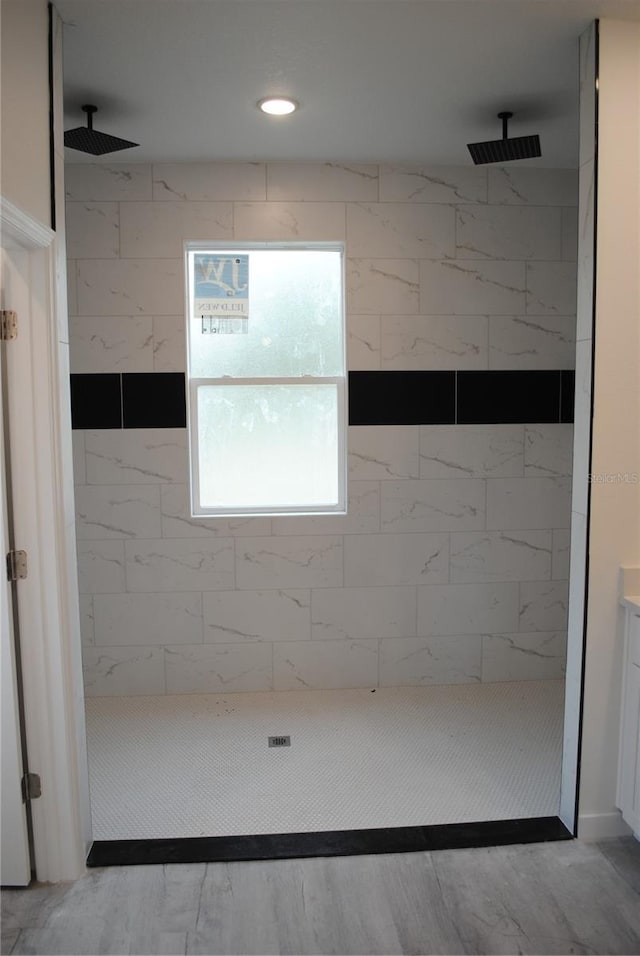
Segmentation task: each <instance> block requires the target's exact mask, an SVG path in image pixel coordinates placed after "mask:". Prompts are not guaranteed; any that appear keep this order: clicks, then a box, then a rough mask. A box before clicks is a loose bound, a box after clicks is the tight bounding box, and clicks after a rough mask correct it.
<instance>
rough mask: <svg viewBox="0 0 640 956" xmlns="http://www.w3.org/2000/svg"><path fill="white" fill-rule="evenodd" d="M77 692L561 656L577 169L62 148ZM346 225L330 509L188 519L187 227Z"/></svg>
mask: <svg viewBox="0 0 640 956" xmlns="http://www.w3.org/2000/svg"><path fill="white" fill-rule="evenodd" d="M66 183H67V199H68V204H67V230H68V231H67V241H68V255H69V260H70V261H69V304H70V312H71V316H70V345H71V365H72V373H73V376H72V379H73V394H74V402H73V405H74V450H75V466H76V501H77V532H78V558H79V578H80V590H81V601H82V616H83V641H84V668H85V686H86V693H87V695H88V696H111V695H113V696H117V695H158V694H165V693H168V694H182V693H187V694H188V693H219V692H232V691H265V690H266V691H268V690H292V689H296V690H300V689H304V688H310V689H320V688H323V689H330V688H347V687H348V688H358V687H371V688H375V687H383V686H391V685H402V684H417V685H428V684H455V683H467V682H496V681H521V680H543V679H547V678H560V677H562V676H563V673H564V665H565V656H566V614H567V589H568V571H569V567H568V564H569V562H568V547H569V519H570V509H571V503H570V477H569V475H570V470H571V454H572V424H571V422H572V395H573V376H572V371H571V370H572V369H573V367H574V356H575V299H576V261H575V260H576V239H577V226H576V202H577V172H576V171H574V170H564V169H560V170H548V169H537V168H526V167H518V168H508V169H507V168H504V169H503V168H495V167H491V168H485V167H459V168H448V167H447V168H443V167H440V168H420V169H418V168H397V167H393V168H391V167H385V166H377V165H361V166H345V165H339V164H331V163H326V164H287V163H279V164H262V163H246V164H244V163H240V164H215V163H211V164H180V165H153V166H152V165H146V164H139V165H135V164H134V165H123V164H120V165H103V164H101V165H97V164H95V165H89V164H83V165H72V166H68V167H67V169H66ZM189 239H205V240H207V239H210V240H215V241H218V240H236V241H247V240H267V239H271V240H299V241H305V240H308V241H316V240H334V241H335V240H338V241H344V242H345V244H346V299H347V316H346V321H347V332H348V366H349V370H350V382H349V388H350V402H351V404H350V422H351V424H350V426H349V433H348V439H349V510H348V514H347V515H346V516H340V517H335V516H334V517H306V516H295V517H274V518H271V517H253V518H247V519H231V520H218V519H204V520H196V519H193V518H191V517H190V513H189V501H188V452H187V435H186V430H185V427H184V373H185V342H184V317H183V312H184V262H183V242H184V241H185V240H189Z"/></svg>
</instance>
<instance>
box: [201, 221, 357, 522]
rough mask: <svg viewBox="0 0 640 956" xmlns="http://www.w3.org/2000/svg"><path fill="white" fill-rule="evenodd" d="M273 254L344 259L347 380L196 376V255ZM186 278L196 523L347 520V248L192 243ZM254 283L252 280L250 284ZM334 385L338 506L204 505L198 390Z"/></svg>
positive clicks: (342, 281) (322, 244)
mask: <svg viewBox="0 0 640 956" xmlns="http://www.w3.org/2000/svg"><path fill="white" fill-rule="evenodd" d="M268 249H276V250H284V251H287V250H291V251H304V250H311V251H322V250H326V251H329V252H337V253H338V254H339V257H340V286H341V289H340V292H341V294H340V310H341V318H340V352H341V364H342V375H337V376H336V375H330V376H323V375H299V376H291V377H287V376H257V377H243V378H240V377H236V376H232V375H224V376H221V377H213V376H211V377H202V376H199V377H197V378H195V377H192V376H191V368H190V366H191V344H192V342H191V339H192V316H191V310H190V306H191V265H190V255H191V254H192V253H196V252H212V253H229V254H230V255H232V254H234V253H243V252H244V253H250V252H252V251H261V250H268ZM184 275H185V325H186V348H187V354H186V376H185V377H186V386H187V436H188V446H189V497H190V511H191V517H193V518H197V519H206V518H233V517H243V518H249V517H259V516H270V517H273V516H280V515H282V516H292V515H301V516H305V515H306V516H314V517H322V516H323V515H325V516H331V515H344V514H346V513H347V434H348V414H347V410H348V372H347V356H346V348H347V339H346V301H345V299H346V293H345V243H344V242H342V241H336V242H322V241H320V242H313V241H301V242H292V241H288V242H286V241H285V242H279V241H276V240H260V241H256V242H249V241H241V242H235V241H229V242H223V241H221V240H216V241H212V242H209V241H207V240H190V241H187V242H185V243H184ZM249 281H251V280H249ZM312 384H318V385H333V386H335V388H336V397H337V403H336V404H337V421H336V425H337V452H338V454H337V459H338V460H337V484H338V501H337V502H336V503H335V504H332V505H326V506H318V505H310V504H303V505H300V506H290V507H283V506H279V505H274V506H268V505H264V506H263V505H261V506H256V507H251V506H244V507H239V506H232V507H228V508H224V507H215V508H207V507H204V506H202V505H201V504H200V468H199V460H200V450H199V448H200V442H199V439H198V435H199V420H198V389H199V388H201V387H202V386H216V387H218V386H222V387H227V388H233V387H234V386H247V385H265V386H268V385H312Z"/></svg>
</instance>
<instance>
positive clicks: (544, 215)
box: [456, 206, 562, 259]
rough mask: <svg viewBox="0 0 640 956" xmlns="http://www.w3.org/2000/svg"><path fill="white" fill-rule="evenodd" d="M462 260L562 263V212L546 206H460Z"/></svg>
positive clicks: (459, 253) (458, 229)
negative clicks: (554, 261)
mask: <svg viewBox="0 0 640 956" xmlns="http://www.w3.org/2000/svg"><path fill="white" fill-rule="evenodd" d="M456 254H457V257H458V258H459V259H559V258H560V256H561V254H562V211H561V209H559V208H553V207H544V206H458V208H457V219H456Z"/></svg>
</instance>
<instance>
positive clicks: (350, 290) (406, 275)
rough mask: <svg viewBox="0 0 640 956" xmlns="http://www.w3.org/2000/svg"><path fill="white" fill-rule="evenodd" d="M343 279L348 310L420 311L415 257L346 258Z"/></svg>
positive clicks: (403, 312) (386, 312)
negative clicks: (345, 270) (344, 276)
mask: <svg viewBox="0 0 640 956" xmlns="http://www.w3.org/2000/svg"><path fill="white" fill-rule="evenodd" d="M346 282H347V308H348V310H349V311H350V312H357V313H362V314H371V313H373V314H374V315H378V314H385V315H396V314H405V313H406V314H407V315H413V314H415V313H417V312H418V311H419V307H420V271H419V264H418V262H417V261H416V260H415V259H348V260H347V280H346ZM431 311H442V310H440V309H433V310H431Z"/></svg>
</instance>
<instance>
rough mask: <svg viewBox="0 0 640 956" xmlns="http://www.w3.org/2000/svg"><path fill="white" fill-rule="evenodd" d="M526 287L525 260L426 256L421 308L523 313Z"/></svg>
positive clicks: (425, 310) (427, 311)
mask: <svg viewBox="0 0 640 956" xmlns="http://www.w3.org/2000/svg"><path fill="white" fill-rule="evenodd" d="M525 289H526V285H525V263H524V262H482V261H475V260H474V261H470V260H458V261H455V262H453V261H451V260H443V261H434V260H431V259H424V260H422V261H421V263H420V311H421V312H423V313H425V314H429V315H478V314H487V315H513V314H514V313H516V314H517V313H523V312H524V307H525ZM394 311H396V312H404V311H407V310H404V309H399V308H398V309H395V310H394Z"/></svg>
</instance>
